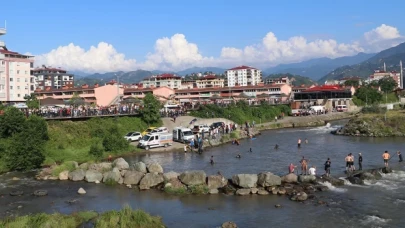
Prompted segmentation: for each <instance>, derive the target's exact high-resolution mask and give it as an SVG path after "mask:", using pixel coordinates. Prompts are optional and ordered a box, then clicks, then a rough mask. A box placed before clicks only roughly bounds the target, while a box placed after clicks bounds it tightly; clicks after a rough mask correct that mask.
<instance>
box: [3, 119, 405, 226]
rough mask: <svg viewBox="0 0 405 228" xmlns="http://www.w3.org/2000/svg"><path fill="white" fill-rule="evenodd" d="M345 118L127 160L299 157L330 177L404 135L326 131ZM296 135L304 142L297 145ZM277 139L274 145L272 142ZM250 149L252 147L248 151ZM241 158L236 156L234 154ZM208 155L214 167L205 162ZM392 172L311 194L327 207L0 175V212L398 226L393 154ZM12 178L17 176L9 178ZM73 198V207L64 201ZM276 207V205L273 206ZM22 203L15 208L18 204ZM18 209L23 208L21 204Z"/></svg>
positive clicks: (182, 162)
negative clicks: (132, 213) (123, 212)
mask: <svg viewBox="0 0 405 228" xmlns="http://www.w3.org/2000/svg"><path fill="white" fill-rule="evenodd" d="M342 124H344V121H336V122H333V123H332V127H331V128H328V127H317V128H300V129H281V130H272V131H265V132H262V135H260V136H258V137H257V138H256V139H253V140H251V139H246V140H241V145H240V146H236V145H232V144H227V145H222V146H219V147H214V148H209V149H207V150H206V151H204V153H203V154H202V155H199V154H192V153H187V154H185V153H183V152H173V153H150V154H138V155H134V156H130V157H126V158H125V159H126V160H127V161H128V162H130V163H134V162H137V161H143V162H145V163H149V162H152V161H156V162H159V163H160V164H161V165H162V166H163V168H164V169H165V171H170V170H173V171H178V172H181V171H184V170H204V171H205V172H206V173H207V174H215V173H217V172H218V171H221V173H222V174H223V175H225V176H226V177H231V175H233V174H237V173H259V172H262V171H271V172H273V173H276V174H280V175H281V174H285V173H286V171H287V166H288V164H289V163H291V162H293V163H295V164H298V161H299V160H300V158H301V157H302V156H305V157H306V158H307V159H309V160H310V162H309V164H310V165H315V166H316V167H317V173H318V174H323V163H324V162H325V160H326V159H327V158H328V157H329V158H330V159H331V161H332V175H334V176H343V175H344V173H343V171H344V169H345V168H344V167H345V163H344V157H345V156H346V155H347V154H348V153H349V152H352V153H354V155H355V156H356V159H357V154H358V153H359V152H361V153H362V154H363V160H364V162H363V168H364V169H367V168H376V167H381V166H382V165H383V163H382V158H381V155H382V153H383V151H384V150H388V151H389V152H390V153H391V154H393V152H395V151H397V150H401V149H402V147H403V145H404V143H403V142H404V141H403V138H355V137H344V136H335V135H332V134H330V133H329V132H330V131H331V130H332V129H333V128H336V127H337V126H338V125H342ZM298 138H301V139H302V141H303V142H304V140H305V139H308V141H309V142H308V144H303V145H302V147H301V148H300V149H298V148H297V140H298ZM276 143H277V144H278V145H279V146H280V147H279V149H278V150H275V149H274V145H275V144H276ZM250 148H252V152H249V150H250ZM238 153H239V154H241V156H242V158H241V159H236V158H235V156H236V155H237V154H238ZM211 156H214V161H215V164H214V165H211V164H209V160H210V157H211ZM390 163H391V166H392V167H393V168H394V173H392V174H387V175H384V176H383V179H382V180H379V181H377V182H374V183H373V182H367V183H366V185H364V186H356V185H351V184H347V185H345V186H342V187H340V188H334V187H331V191H328V192H321V193H317V197H318V198H319V200H322V201H325V202H327V203H328V205H314V204H313V203H309V202H306V203H296V202H292V201H290V200H288V199H287V197H285V196H273V195H269V196H259V195H250V196H243V197H242V196H240V197H239V196H226V195H221V194H220V195H202V196H195V195H185V196H175V195H169V194H166V193H163V192H160V191H157V190H148V191H142V192H139V191H137V190H134V189H128V188H126V187H124V186H105V185H102V184H101V185H96V184H89V183H85V182H79V183H78V182H70V181H37V180H34V179H33V175H34V174H33V173H8V174H4V175H2V176H0V205H1V206H0V216H1V217H4V216H7V215H10V214H13V215H16V214H19V215H23V214H27V213H35V212H49V213H51V212H61V213H72V212H75V211H80V210H95V211H98V212H102V211H106V210H111V209H120V208H121V207H122V206H123V205H125V204H129V205H130V206H132V207H133V208H139V209H143V210H145V211H147V212H149V213H151V214H153V215H159V216H161V217H162V218H163V221H164V223H165V224H166V225H167V226H168V227H218V226H220V225H221V224H222V223H223V222H225V221H234V222H235V223H236V224H238V226H239V227H243V228H244V227H299V226H300V227H403V225H402V224H403V223H404V222H405V218H404V217H403V214H402V213H403V211H404V210H405V196H404V195H403V192H404V190H405V169H404V166H403V165H404V164H399V163H398V158H397V157H394V158H393V159H391V161H390ZM12 177H19V178H21V180H18V181H13V180H12ZM79 187H83V188H84V189H85V190H86V191H87V194H86V195H83V196H80V195H78V194H77V189H78V188H79ZM14 189H18V190H23V191H24V192H25V193H26V194H24V195H23V196H20V197H12V196H10V195H9V192H10V191H11V190H14ZM38 189H46V190H48V192H49V195H48V196H46V197H39V198H36V197H33V196H31V195H30V194H29V193H31V192H33V191H34V190H38ZM72 199H77V202H76V203H74V204H69V203H67V201H69V200H72ZM275 204H280V205H282V207H281V208H275V207H274V205H275ZM19 206H20V208H18V207H19ZM21 206H22V207H21Z"/></svg>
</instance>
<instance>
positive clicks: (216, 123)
mask: <svg viewBox="0 0 405 228" xmlns="http://www.w3.org/2000/svg"><path fill="white" fill-rule="evenodd" d="M222 125H225V123H224V122H215V123H213V124H211V126H210V128H211V129H215V128H218V127H220V126H222Z"/></svg>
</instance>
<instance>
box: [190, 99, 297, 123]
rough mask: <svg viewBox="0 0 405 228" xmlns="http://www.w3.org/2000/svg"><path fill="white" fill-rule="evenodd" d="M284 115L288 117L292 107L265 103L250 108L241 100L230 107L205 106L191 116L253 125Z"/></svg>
mask: <svg viewBox="0 0 405 228" xmlns="http://www.w3.org/2000/svg"><path fill="white" fill-rule="evenodd" d="M282 113H284V114H285V116H287V115H288V114H289V113H291V109H290V107H289V106H287V105H276V106H274V105H269V104H265V103H263V104H261V105H259V106H249V105H248V104H247V103H246V102H245V101H243V100H240V101H238V102H236V104H231V105H228V107H220V106H218V105H214V104H209V105H203V106H201V107H200V109H199V110H196V111H193V112H192V113H191V115H192V116H196V117H200V118H211V117H215V118H226V119H230V120H232V121H234V122H235V123H238V124H243V123H245V122H246V121H248V122H249V123H251V122H252V121H253V120H254V121H255V122H256V124H258V123H260V122H262V123H263V122H269V121H273V120H274V119H275V117H276V116H279V115H281V114H282Z"/></svg>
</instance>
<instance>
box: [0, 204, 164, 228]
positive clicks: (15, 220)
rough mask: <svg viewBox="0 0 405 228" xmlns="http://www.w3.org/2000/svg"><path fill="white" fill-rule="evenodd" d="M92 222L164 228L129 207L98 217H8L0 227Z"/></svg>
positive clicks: (60, 227)
mask: <svg viewBox="0 0 405 228" xmlns="http://www.w3.org/2000/svg"><path fill="white" fill-rule="evenodd" d="M90 220H94V223H93V224H94V227H96V228H104V227H105V228H107V227H108V228H110V227H132V228H159V227H162V228H164V227H165V226H164V224H163V222H162V220H161V218H160V217H156V216H151V215H149V214H148V213H146V212H144V211H141V210H132V209H131V208H130V207H129V206H126V207H124V208H123V209H122V210H120V211H109V212H105V213H103V214H101V215H99V214H98V213H97V212H94V211H84V212H77V213H73V214H71V215H62V214H59V213H54V214H45V213H40V214H34V215H26V216H20V217H9V218H6V219H4V220H0V227H7V228H28V227H30V228H31V227H32V228H37V227H38V228H39V227H47V228H72V227H80V225H81V224H82V223H84V222H88V221H90Z"/></svg>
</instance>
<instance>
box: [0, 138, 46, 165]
mask: <svg viewBox="0 0 405 228" xmlns="http://www.w3.org/2000/svg"><path fill="white" fill-rule="evenodd" d="M44 146H45V143H44V141H42V140H38V139H37V138H36V137H32V135H31V134H30V131H22V132H20V133H17V134H15V135H13V137H12V138H11V140H10V145H9V147H8V148H7V151H6V156H5V159H4V160H5V162H6V165H7V167H8V168H9V169H10V170H18V171H20V170H31V169H35V168H39V167H40V166H41V164H42V163H43V162H44V160H45V156H44V155H43V153H42V151H44V149H45V148H44Z"/></svg>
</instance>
